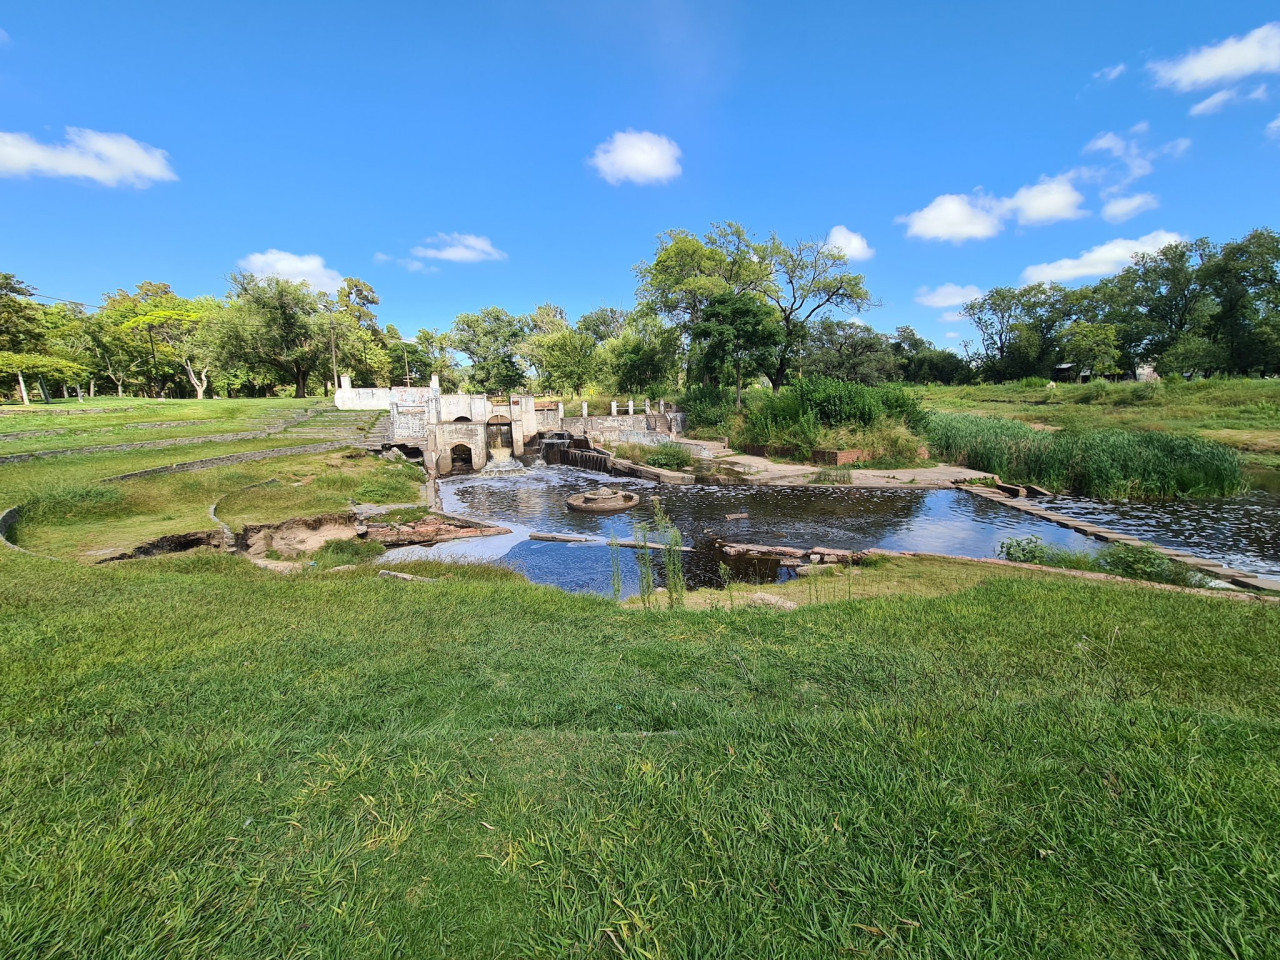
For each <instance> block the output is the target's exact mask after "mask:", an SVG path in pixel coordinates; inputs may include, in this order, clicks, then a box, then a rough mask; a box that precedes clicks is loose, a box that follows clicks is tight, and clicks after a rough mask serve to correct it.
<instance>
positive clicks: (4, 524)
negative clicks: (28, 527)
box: [0, 507, 30, 553]
mask: <svg viewBox="0 0 1280 960" xmlns="http://www.w3.org/2000/svg"><path fill="white" fill-rule="evenodd" d="M20 510H21V508H20V507H9V508H8V509H7V510H4V511H0V543H3V544H4V545H5V546H6V547H8V548H9V549H10V550H18V551H20V552H22V553H30V551H29V550H23V549H22V548H21V547H20V546H18V545H17V544H16V543H14V542H13V541H12V540H10V539H9V531H10V530H12V529H13V525H14V524H15V523H17V522H18V515H19V512H20Z"/></svg>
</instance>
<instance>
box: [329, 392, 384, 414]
mask: <svg viewBox="0 0 1280 960" xmlns="http://www.w3.org/2000/svg"><path fill="white" fill-rule="evenodd" d="M333 405H334V406H335V407H337V408H338V409H339V410H389V409H391V391H390V390H389V389H387V388H386V387H339V388H338V389H337V390H335V391H333Z"/></svg>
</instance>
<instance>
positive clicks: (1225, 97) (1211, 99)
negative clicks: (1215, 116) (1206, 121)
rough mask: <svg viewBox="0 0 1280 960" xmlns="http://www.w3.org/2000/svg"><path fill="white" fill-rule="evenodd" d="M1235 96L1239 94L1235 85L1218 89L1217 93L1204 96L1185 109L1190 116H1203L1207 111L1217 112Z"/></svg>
mask: <svg viewBox="0 0 1280 960" xmlns="http://www.w3.org/2000/svg"><path fill="white" fill-rule="evenodd" d="M1237 96H1239V94H1238V92H1237V91H1236V89H1235V87H1232V88H1230V89H1228V90H1219V91H1218V92H1217V93H1215V94H1212V95H1211V96H1208V97H1205V98H1204V99H1203V100H1201V101H1200V102H1199V103H1197V104H1196V105H1195V106H1193V107H1192V108H1191V109H1190V110H1188V111H1187V114H1188V115H1189V116H1192V117H1203V116H1204V115H1205V114H1208V113H1217V112H1218V111H1219V110H1221V109H1222V108H1223V107H1225V106H1226V105H1227V104H1228V103H1230V102H1231V101H1232V100H1234V99H1235V98H1236V97H1237Z"/></svg>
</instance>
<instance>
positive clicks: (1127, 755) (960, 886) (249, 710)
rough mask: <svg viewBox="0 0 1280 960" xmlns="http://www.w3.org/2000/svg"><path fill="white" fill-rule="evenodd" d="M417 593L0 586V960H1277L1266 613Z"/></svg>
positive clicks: (368, 583) (996, 593) (1137, 605)
mask: <svg viewBox="0 0 1280 960" xmlns="http://www.w3.org/2000/svg"><path fill="white" fill-rule="evenodd" d="M921 563H922V564H928V563H929V561H922V562H921ZM911 564H912V561H905V560H904V561H895V563H894V566H896V567H897V570H896V571H889V572H886V573H885V576H889V575H892V576H893V577H897V578H899V579H905V578H909V577H910V576H912V575H913V573H914V574H920V575H921V577H922V582H923V581H924V580H928V579H929V578H930V574H931V571H930V570H929V569H928V567H927V566H922V567H921V568H920V569H918V570H915V571H913V570H912V569H911ZM417 572H420V573H424V574H428V575H434V576H445V577H446V578H445V579H442V580H440V581H438V582H436V583H404V582H399V581H387V580H381V579H379V578H377V577H376V576H375V575H374V572H373V570H372V569H362V570H358V571H353V572H351V573H340V574H303V575H299V576H295V577H287V578H285V577H279V576H276V575H273V574H270V573H267V572H265V571H260V570H257V569H256V568H253V567H251V566H250V565H248V564H247V563H246V562H244V561H243V560H240V559H237V558H234V557H227V556H221V555H214V554H199V555H197V554H193V555H186V556H181V557H172V558H163V559H158V560H148V561H134V562H128V563H124V564H117V565H113V566H110V567H81V566H77V565H73V564H72V565H68V564H57V563H53V562H51V561H41V560H37V559H33V558H30V557H23V556H21V555H15V554H6V555H3V556H0V617H2V618H3V622H4V623H5V625H6V629H5V630H4V632H3V634H2V635H0V662H2V663H4V664H5V667H4V672H5V677H4V685H3V690H4V694H3V699H0V719H2V727H0V737H3V740H4V749H3V751H2V752H0V756H2V757H3V761H2V764H0V809H3V810H4V815H3V817H2V818H0V831H2V833H0V836H2V837H3V844H0V928H2V929H3V930H4V933H5V936H6V938H7V942H8V946H7V947H6V950H5V953H6V955H7V956H22V957H26V956H30V957H37V956H39V957H73V956H88V955H92V956H95V957H116V956H130V957H161V956H163V957H205V956H213V955H216V956H227V957H241V956H243V957H260V956H335V957H336V956H342V957H360V956H405V957H429V956H440V957H496V956H537V955H544V956H613V955H619V956H634V957H644V956H652V957H658V956H665V957H747V956H751V957H775V956H776V957H781V956H804V957H808V956H812V957H831V956H842V955H845V954H846V953H847V954H849V955H854V956H857V955H884V956H912V957H915V956H991V957H1010V956H1051V957H1061V956H1107V957H1151V956H1167V957H1190V956H1201V957H1207V956H1223V955H1234V956H1240V957H1264V956H1274V955H1276V954H1277V952H1280V926H1278V925H1277V920H1276V917H1277V916H1280V893H1278V892H1277V891H1280V883H1278V882H1277V881H1278V877H1277V866H1276V863H1277V860H1276V856H1277V852H1280V759H1278V758H1280V725H1278V724H1277V719H1278V718H1280V656H1278V655H1277V652H1276V648H1275V642H1274V640H1275V637H1276V636H1280V611H1277V610H1276V609H1274V607H1273V606H1272V605H1263V604H1243V603H1238V602H1229V601H1223V600H1215V599H1205V598H1200V597H1193V596H1182V595H1174V594H1167V593H1163V592H1154V591H1150V590H1145V589H1143V588H1141V587H1137V586H1124V585H1114V584H1099V583H1084V582H1079V581H1067V580H1066V579H1065V578H1058V577H1042V578H1032V577H1029V576H1025V575H1010V574H1008V573H1006V572H1004V571H1001V572H1000V574H998V575H990V572H989V571H983V572H982V574H981V575H972V571H970V573H969V574H968V575H964V576H962V575H961V574H959V573H954V575H953V576H952V577H951V580H950V582H949V583H948V584H946V585H945V586H944V587H942V588H939V587H938V586H937V583H936V582H935V583H933V584H932V585H931V586H928V587H927V588H922V589H920V590H917V591H912V592H908V593H899V594H890V593H885V594H882V595H870V596H867V597H865V598H863V599H857V598H855V599H838V600H834V601H833V602H830V603H825V604H818V605H815V606H807V607H804V608H802V609H801V610H799V611H797V612H795V613H790V614H778V613H773V612H769V611H761V610H753V609H743V608H741V607H738V608H737V609H734V610H729V609H719V610H707V611H689V612H676V613H673V612H667V611H663V612H654V613H644V612H635V611H627V610H621V609H619V608H617V607H615V606H614V605H613V604H612V603H610V602H608V601H606V600H602V599H593V598H590V597H581V596H571V595H568V594H564V593H560V592H558V591H556V590H553V589H550V588H544V587H536V586H532V585H529V584H527V583H525V582H523V581H522V580H520V579H519V578H518V577H516V576H515V575H513V574H508V573H505V572H500V571H494V570H489V569H485V568H455V569H453V570H446V569H444V568H439V567H431V566H427V565H423V566H421V567H420V568H418V570H417ZM932 572H936V571H932ZM934 579H935V581H936V578H934ZM551 625H554V629H548V627H549V626H551Z"/></svg>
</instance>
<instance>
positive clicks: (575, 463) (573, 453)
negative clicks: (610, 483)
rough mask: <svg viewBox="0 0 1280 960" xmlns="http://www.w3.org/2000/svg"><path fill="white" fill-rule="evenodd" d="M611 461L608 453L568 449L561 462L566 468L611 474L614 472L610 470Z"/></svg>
mask: <svg viewBox="0 0 1280 960" xmlns="http://www.w3.org/2000/svg"><path fill="white" fill-rule="evenodd" d="M609 460H610V457H609V455H608V454H607V453H601V452H600V451H598V450H574V449H568V450H565V451H564V459H563V460H562V461H561V462H562V463H564V464H565V465H566V466H570V467H580V468H581V469H583V470H595V471H598V472H599V473H610V472H612V471H610V469H609Z"/></svg>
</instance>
